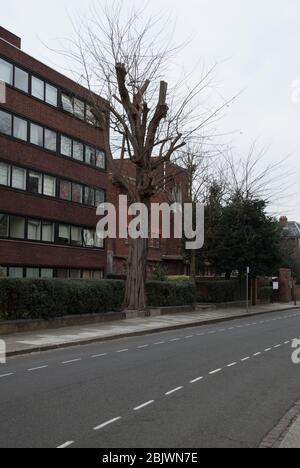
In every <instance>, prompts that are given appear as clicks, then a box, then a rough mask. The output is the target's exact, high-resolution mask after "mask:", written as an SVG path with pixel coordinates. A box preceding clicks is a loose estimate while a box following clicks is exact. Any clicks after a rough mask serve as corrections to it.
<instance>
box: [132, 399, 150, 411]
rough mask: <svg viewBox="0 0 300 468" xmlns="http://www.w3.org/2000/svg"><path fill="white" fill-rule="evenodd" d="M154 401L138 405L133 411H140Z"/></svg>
mask: <svg viewBox="0 0 300 468" xmlns="http://www.w3.org/2000/svg"><path fill="white" fill-rule="evenodd" d="M153 403H154V400H150V401H147V403H143V404H142V405H140V406H137V407H136V408H134V409H133V411H140V410H141V409H143V408H146V406H150V405H152V404H153Z"/></svg>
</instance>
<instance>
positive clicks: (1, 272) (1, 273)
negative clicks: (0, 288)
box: [0, 265, 7, 278]
mask: <svg viewBox="0 0 300 468" xmlns="http://www.w3.org/2000/svg"><path fill="white" fill-rule="evenodd" d="M6 276H7V268H6V267H3V266H1V265H0V278H6Z"/></svg>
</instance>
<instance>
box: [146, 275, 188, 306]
mask: <svg viewBox="0 0 300 468" xmlns="http://www.w3.org/2000/svg"><path fill="white" fill-rule="evenodd" d="M147 299H148V306H149V307H168V306H181V305H190V304H194V303H195V302H196V287H195V285H194V284H193V283H191V282H187V281H179V282H174V281H150V282H148V283H147Z"/></svg>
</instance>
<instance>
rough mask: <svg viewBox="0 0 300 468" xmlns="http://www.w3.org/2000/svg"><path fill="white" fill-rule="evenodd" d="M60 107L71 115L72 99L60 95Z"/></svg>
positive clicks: (72, 110)
mask: <svg viewBox="0 0 300 468" xmlns="http://www.w3.org/2000/svg"><path fill="white" fill-rule="evenodd" d="M61 105H62V108H63V109H64V110H65V111H67V112H70V113H71V114H73V112H74V109H73V99H72V98H71V97H70V96H67V95H66V94H62V95H61Z"/></svg>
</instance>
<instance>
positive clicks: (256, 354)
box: [253, 352, 261, 357]
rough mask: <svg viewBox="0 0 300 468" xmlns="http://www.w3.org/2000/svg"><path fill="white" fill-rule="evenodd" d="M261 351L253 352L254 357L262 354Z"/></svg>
mask: <svg viewBox="0 0 300 468" xmlns="http://www.w3.org/2000/svg"><path fill="white" fill-rule="evenodd" d="M260 355H261V352H259V353H255V354H253V356H254V357H257V356H260Z"/></svg>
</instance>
